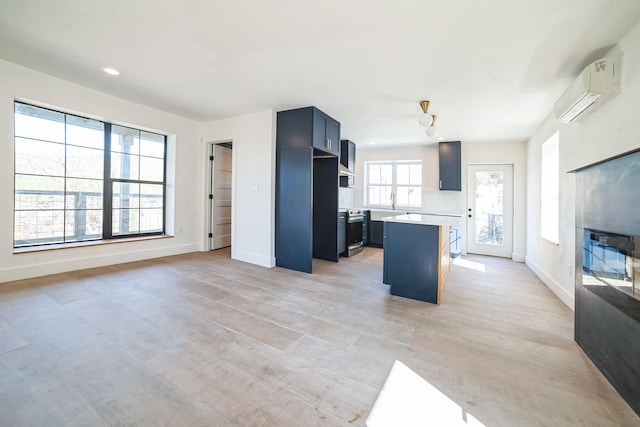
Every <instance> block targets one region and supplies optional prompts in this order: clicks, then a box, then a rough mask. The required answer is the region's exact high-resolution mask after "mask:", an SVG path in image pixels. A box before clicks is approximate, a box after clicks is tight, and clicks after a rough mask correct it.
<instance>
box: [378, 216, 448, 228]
mask: <svg viewBox="0 0 640 427" xmlns="http://www.w3.org/2000/svg"><path fill="white" fill-rule="evenodd" d="M460 220H461V217H459V216H453V215H432V214H406V215H396V216H387V217H384V218H382V221H389V222H404V223H408V224H422V225H448V226H456V225H460Z"/></svg>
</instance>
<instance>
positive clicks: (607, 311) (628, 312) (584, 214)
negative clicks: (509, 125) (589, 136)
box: [575, 150, 640, 415]
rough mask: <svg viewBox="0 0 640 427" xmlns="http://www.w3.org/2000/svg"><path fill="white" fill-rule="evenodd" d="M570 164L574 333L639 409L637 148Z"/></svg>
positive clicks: (639, 410) (639, 193) (639, 201)
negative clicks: (573, 174)
mask: <svg viewBox="0 0 640 427" xmlns="http://www.w3.org/2000/svg"><path fill="white" fill-rule="evenodd" d="M575 172H576V191H577V194H576V265H577V266H582V268H581V271H580V272H579V273H581V274H576V293H575V298H576V301H575V302H576V307H575V310H576V311H575V340H576V342H577V343H578V344H579V345H580V347H582V349H583V350H584V352H585V353H586V354H587V356H589V358H590V359H591V360H592V361H593V363H594V364H595V365H596V366H597V367H598V369H600V371H601V372H602V373H603V374H604V376H605V377H606V378H607V379H608V380H609V382H611V384H612V385H613V386H614V387H615V388H616V390H617V391H618V392H619V393H620V395H621V396H622V397H623V398H624V399H625V400H626V401H627V403H629V405H630V406H631V407H632V408H633V410H634V411H635V412H636V413H637V414H638V415H640V260H639V259H638V255H639V254H640V214H639V212H638V209H639V208H640V150H636V151H634V152H630V153H625V154H624V155H621V156H618V157H615V158H612V159H609V160H607V161H603V162H599V163H597V164H594V165H591V166H587V167H584V168H581V169H578V170H576V171H575Z"/></svg>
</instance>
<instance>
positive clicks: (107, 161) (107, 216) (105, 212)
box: [12, 99, 167, 251]
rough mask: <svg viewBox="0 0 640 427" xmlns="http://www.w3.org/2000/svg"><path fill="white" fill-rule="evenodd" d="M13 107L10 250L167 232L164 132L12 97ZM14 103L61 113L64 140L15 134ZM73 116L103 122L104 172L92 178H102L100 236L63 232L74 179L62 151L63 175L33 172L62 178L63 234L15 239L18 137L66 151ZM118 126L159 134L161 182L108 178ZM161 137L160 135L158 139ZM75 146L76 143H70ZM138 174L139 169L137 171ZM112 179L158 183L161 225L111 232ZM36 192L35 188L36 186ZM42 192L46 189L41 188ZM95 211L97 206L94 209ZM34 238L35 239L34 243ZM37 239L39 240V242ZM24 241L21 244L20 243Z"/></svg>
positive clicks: (102, 151) (112, 228)
mask: <svg viewBox="0 0 640 427" xmlns="http://www.w3.org/2000/svg"><path fill="white" fill-rule="evenodd" d="M13 105H14V107H13V114H14V129H13V130H14V131H13V149H14V159H13V160H14V161H13V176H14V186H13V193H14V197H13V221H12V222H13V249H14V251H15V250H19V251H22V250H29V249H33V250H38V249H42V248H46V247H47V246H59V245H74V244H86V243H88V242H99V241H111V242H115V241H117V240H131V239H132V238H136V237H141V238H143V237H151V236H165V235H166V225H167V135H166V134H164V133H160V132H157V131H149V130H146V129H140V128H134V127H131V126H128V125H121V124H118V123H112V122H107V121H104V120H100V119H96V118H93V117H87V116H82V115H80V114H77V113H68V112H66V111H62V110H56V109H53V108H49V107H45V106H41V105H38V104H35V103H32V102H27V101H21V100H19V99H14V103H13ZM17 105H24V106H27V107H33V108H37V109H41V110H47V111H51V112H53V113H57V114H62V115H64V122H63V125H64V126H65V134H64V141H63V142H55V141H50V140H45V139H39V138H32V137H24V136H18V135H17V134H16V115H17V114H19V113H17V112H16V108H17ZM69 116H71V117H76V118H80V119H86V120H91V121H94V122H99V123H102V125H103V126H102V132H103V145H102V147H101V148H100V149H99V150H100V151H101V153H102V156H103V158H102V160H103V174H102V177H101V178H100V179H98V178H94V179H96V180H101V181H102V190H103V192H102V224H101V225H102V230H101V236H100V237H92V238H87V239H82V238H80V239H73V240H71V239H69V240H67V238H68V236H67V235H66V234H67V233H66V227H67V223H66V215H67V212H68V211H72V210H73V209H71V208H68V206H67V195H68V193H67V181H68V180H69V179H74V177H73V176H69V173H68V170H67V168H66V162H67V157H66V154H65V163H64V164H65V166H64V176H62V177H58V176H57V175H34V176H43V177H54V178H56V177H57V178H60V179H62V180H63V182H64V189H63V199H62V200H63V206H62V209H61V211H62V212H63V232H62V236H61V238H60V239H57V241H49V240H44V239H48V238H42V239H38V238H35V239H29V240H17V239H16V237H17V236H16V227H17V223H16V219H17V216H16V212H17V207H18V206H17V205H18V197H17V196H18V193H17V190H18V189H17V179H16V177H17V176H18V175H25V174H24V173H19V172H18V171H17V167H16V166H17V155H16V153H17V150H16V147H17V145H16V144H17V139H19V138H21V139H25V138H26V139H32V140H35V141H40V142H45V143H51V144H62V145H63V146H64V147H65V148H64V151H65V153H66V151H67V145H69V142H68V138H67V122H68V120H67V117H69ZM114 125H115V126H119V127H125V128H129V129H133V130H136V131H138V135H140V134H141V133H142V132H146V133H150V134H155V135H158V136H160V137H161V140H162V144H163V149H162V181H152V180H141V179H139V178H140V176H138V179H124V178H112V177H111V157H112V151H111V140H112V134H111V130H112V126H114ZM159 139H160V138H159ZM70 145H73V146H75V144H70ZM95 149H97V150H98V148H95ZM138 157H140V158H142V157H150V158H155V159H159V157H153V156H144V155H141V154H138ZM138 174H140V172H138ZM78 179H89V178H78ZM115 182H129V183H132V184H140V185H144V184H152V185H158V186H161V188H162V214H161V215H162V225H161V227H162V228H161V230H159V231H150V232H134V233H127V234H116V235H114V233H113V231H114V227H113V222H112V220H113V185H114V183H115ZM35 191H38V189H36V190H35ZM43 191H45V190H43ZM138 209H139V210H141V209H142V207H141V206H138ZM95 210H98V209H95ZM33 211H46V209H41V208H40V206H36V208H34V209H33ZM140 226H141V223H140V220H138V230H140ZM52 238H53V237H52ZM34 240H35V241H36V242H34ZM38 240H39V241H38ZM21 242H24V243H21Z"/></svg>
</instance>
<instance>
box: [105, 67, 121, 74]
mask: <svg viewBox="0 0 640 427" xmlns="http://www.w3.org/2000/svg"><path fill="white" fill-rule="evenodd" d="M104 72H105V73H107V74H111V75H112V76H119V75H120V71H118V70H116V69H115V68H110V67H107V68H105V69H104Z"/></svg>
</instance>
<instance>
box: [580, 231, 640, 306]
mask: <svg viewBox="0 0 640 427" xmlns="http://www.w3.org/2000/svg"><path fill="white" fill-rule="evenodd" d="M637 241H640V238H639V237H638V236H622V235H619V234H613V233H606V232H602V231H598V230H589V229H585V230H584V243H583V246H582V271H583V276H582V284H583V286H584V287H585V288H587V289H590V290H592V291H594V292H595V293H598V294H599V293H600V292H598V287H602V286H610V287H612V288H615V289H618V290H619V291H622V292H624V293H625V294H627V295H629V296H631V297H633V298H635V299H637V300H640V289H639V288H640V271H639V268H640V266H639V264H640V261H639V260H638V257H637V252H636V242H637Z"/></svg>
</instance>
